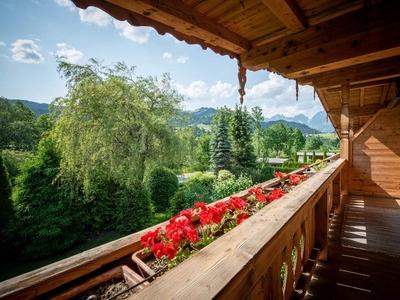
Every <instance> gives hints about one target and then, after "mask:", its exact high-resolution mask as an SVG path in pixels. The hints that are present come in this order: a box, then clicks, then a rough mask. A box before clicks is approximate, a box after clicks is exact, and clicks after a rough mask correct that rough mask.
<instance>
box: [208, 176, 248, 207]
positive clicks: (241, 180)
mask: <svg viewBox="0 0 400 300" xmlns="http://www.w3.org/2000/svg"><path fill="white" fill-rule="evenodd" d="M252 185H253V181H252V180H251V178H249V177H245V176H241V177H238V178H237V179H236V178H228V179H226V180H217V181H216V182H215V183H214V187H213V191H212V201H217V200H219V199H222V198H225V197H228V196H230V195H233V194H236V193H238V192H240V191H243V190H245V189H248V188H250V187H251V186H252Z"/></svg>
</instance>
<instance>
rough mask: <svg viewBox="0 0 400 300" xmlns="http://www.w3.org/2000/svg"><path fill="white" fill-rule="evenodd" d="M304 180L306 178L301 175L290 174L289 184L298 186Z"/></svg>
mask: <svg viewBox="0 0 400 300" xmlns="http://www.w3.org/2000/svg"><path fill="white" fill-rule="evenodd" d="M306 180H307V178H306V177H305V176H304V175H301V174H292V175H290V176H289V182H290V183H291V184H293V185H298V184H300V183H302V182H303V181H306Z"/></svg>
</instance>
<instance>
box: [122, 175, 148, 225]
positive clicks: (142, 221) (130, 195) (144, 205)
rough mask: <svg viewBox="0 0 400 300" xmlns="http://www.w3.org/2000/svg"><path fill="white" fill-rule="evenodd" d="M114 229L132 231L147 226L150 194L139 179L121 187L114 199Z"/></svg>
mask: <svg viewBox="0 0 400 300" xmlns="http://www.w3.org/2000/svg"><path fill="white" fill-rule="evenodd" d="M116 215H117V220H116V223H117V226H116V229H117V230H118V231H120V232H123V233H132V232H136V231H139V230H142V229H144V228H146V227H148V225H149V222H150V219H151V204H150V194H149V192H148V190H147V189H146V188H145V187H144V186H143V184H142V183H141V182H139V181H135V182H133V183H132V184H131V186H129V187H126V188H124V189H121V190H120V191H119V192H118V193H117V199H116Z"/></svg>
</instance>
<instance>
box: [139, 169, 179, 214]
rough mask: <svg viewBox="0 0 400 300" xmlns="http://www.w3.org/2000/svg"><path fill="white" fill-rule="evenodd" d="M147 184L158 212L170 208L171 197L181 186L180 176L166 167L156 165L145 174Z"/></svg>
mask: <svg viewBox="0 0 400 300" xmlns="http://www.w3.org/2000/svg"><path fill="white" fill-rule="evenodd" d="M145 184H146V187H147V188H148V190H149V192H150V199H151V202H152V204H153V206H154V209H155V211H156V212H162V211H166V210H167V209H168V208H169V199H170V198H171V197H172V196H173V195H174V194H175V192H176V191H177V190H178V188H179V182H178V177H176V175H175V173H174V172H173V171H171V170H170V169H168V168H165V167H155V168H153V169H152V170H151V171H150V172H149V173H148V174H146V176H145Z"/></svg>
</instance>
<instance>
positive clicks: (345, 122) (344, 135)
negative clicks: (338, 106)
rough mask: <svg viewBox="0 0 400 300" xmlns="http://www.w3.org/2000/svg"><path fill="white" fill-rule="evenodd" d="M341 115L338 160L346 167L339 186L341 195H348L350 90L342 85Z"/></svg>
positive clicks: (346, 85)
mask: <svg viewBox="0 0 400 300" xmlns="http://www.w3.org/2000/svg"><path fill="white" fill-rule="evenodd" d="M341 97H342V114H341V116H340V124H341V133H340V158H343V159H345V160H347V163H346V166H345V167H344V168H343V170H342V173H341V179H342V182H341V186H342V195H347V194H348V193H349V174H348V168H349V163H348V161H349V158H350V145H349V122H350V120H349V98H350V89H349V85H348V84H344V85H342V92H341Z"/></svg>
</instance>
